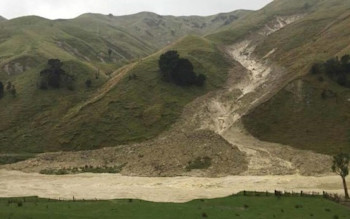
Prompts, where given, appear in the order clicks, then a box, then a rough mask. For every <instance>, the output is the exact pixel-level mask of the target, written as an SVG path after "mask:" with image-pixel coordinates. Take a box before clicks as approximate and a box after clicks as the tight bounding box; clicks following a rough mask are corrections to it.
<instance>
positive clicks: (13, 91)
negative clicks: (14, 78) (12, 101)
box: [10, 85, 17, 97]
mask: <svg viewBox="0 0 350 219" xmlns="http://www.w3.org/2000/svg"><path fill="white" fill-rule="evenodd" d="M10 93H11V94H12V96H13V97H16V96H17V90H16V87H15V85H12V88H11V90H10Z"/></svg>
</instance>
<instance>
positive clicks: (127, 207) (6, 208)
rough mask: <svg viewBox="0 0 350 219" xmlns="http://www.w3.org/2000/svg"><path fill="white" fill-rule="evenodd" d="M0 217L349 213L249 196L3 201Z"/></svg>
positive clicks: (316, 202) (331, 217)
mask: <svg viewBox="0 0 350 219" xmlns="http://www.w3.org/2000/svg"><path fill="white" fill-rule="evenodd" d="M0 217H1V218H4V219H7V218H12V219H15V218H21V219H23V218H35V219H40V218H52V219H55V218H71V219H75V218H106V219H107V218H125V219H137V218H140V219H141V218H152V219H157V218H159V219H160V218H161V219H173V218H174V219H175V218H176V219H177V218H183V219H187V218H188V219H194V218H216V219H224V218H230V219H231V218H246V219H249V218H251V219H260V218H261V219H268V218H278V219H296V218H317V219H341V218H344V219H346V218H349V217H350V210H349V209H348V208H346V207H344V206H341V205H338V204H336V203H333V202H331V201H327V200H325V199H322V198H318V197H316V198H311V197H310V198H308V197H284V198H276V197H274V196H272V195H271V196H270V197H246V196H241V195H236V196H231V197H227V198H220V199H212V200H194V201H191V202H188V203H183V204H172V203H153V202H146V201H139V200H131V199H130V200H113V201H74V202H73V201H60V202H59V201H53V200H51V201H50V200H46V199H36V198H26V199H25V201H23V199H0Z"/></svg>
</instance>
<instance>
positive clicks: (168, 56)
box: [159, 50, 180, 82]
mask: <svg viewBox="0 0 350 219" xmlns="http://www.w3.org/2000/svg"><path fill="white" fill-rule="evenodd" d="M179 59H180V56H179V54H178V53H177V51H174V50H171V51H168V52H166V53H164V54H162V55H161V56H160V58H159V69H160V71H161V73H162V76H163V80H165V81H168V82H170V81H171V79H172V78H171V75H172V72H173V71H174V70H175V69H176V66H177V64H178V61H179Z"/></svg>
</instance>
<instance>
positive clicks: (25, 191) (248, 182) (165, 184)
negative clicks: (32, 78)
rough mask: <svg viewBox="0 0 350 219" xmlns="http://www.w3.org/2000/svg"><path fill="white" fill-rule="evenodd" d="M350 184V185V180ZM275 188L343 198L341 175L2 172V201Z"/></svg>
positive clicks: (168, 197)
mask: <svg viewBox="0 0 350 219" xmlns="http://www.w3.org/2000/svg"><path fill="white" fill-rule="evenodd" d="M349 183H350V181H349ZM243 190H248V191H261V192H265V191H269V192H273V191H274V190H281V191H289V192H292V191H294V192H300V191H304V192H319V193H322V191H327V192H329V193H338V194H340V195H342V194H343V189H342V183H341V179H340V177H339V176H331V175H327V176H319V177H311V176H300V175H285V176H228V177H222V178H199V177H132V176H122V175H120V174H77V175H64V176H62V175H59V176H58V175H55V176H48V175H40V174H37V173H23V172H18V171H7V170H0V194H1V196H2V197H23V196H39V197H42V198H53V199H67V200H72V199H73V197H74V198H76V199H91V200H94V199H103V200H106V199H124V198H125V199H129V198H131V199H141V200H147V201H154V202H179V203H181V202H187V201H190V200H193V199H201V198H217V197H225V196H228V195H231V194H234V193H238V192H241V191H243Z"/></svg>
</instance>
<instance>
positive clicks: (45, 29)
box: [0, 11, 248, 154]
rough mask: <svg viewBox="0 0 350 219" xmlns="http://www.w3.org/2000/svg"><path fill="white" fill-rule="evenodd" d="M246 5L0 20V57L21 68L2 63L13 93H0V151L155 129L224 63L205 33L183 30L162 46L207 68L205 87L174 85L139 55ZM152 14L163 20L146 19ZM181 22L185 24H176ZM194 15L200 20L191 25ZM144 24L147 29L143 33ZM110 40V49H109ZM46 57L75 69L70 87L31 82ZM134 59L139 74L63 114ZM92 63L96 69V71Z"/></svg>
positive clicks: (212, 82) (51, 147)
mask: <svg viewBox="0 0 350 219" xmlns="http://www.w3.org/2000/svg"><path fill="white" fill-rule="evenodd" d="M246 13H248V12H247V11H239V12H237V13H236V12H233V13H227V14H222V15H220V19H216V18H217V16H209V17H190V18H185V17H182V18H176V17H172V16H164V17H161V16H158V15H155V14H152V13H140V14H138V15H134V16H123V17H118V18H116V17H109V16H104V15H94V14H86V15H83V16H80V17H78V18H76V19H72V20H56V21H51V20H47V19H44V18H40V17H35V16H28V17H24V18H17V19H13V20H8V21H4V22H2V23H1V26H0V28H1V32H0V60H1V63H3V64H7V63H9V66H12V67H13V66H15V64H16V63H20V64H21V65H22V66H24V68H25V71H24V73H19V72H14V71H13V72H11V74H8V73H7V72H5V68H3V65H2V66H0V69H1V70H0V80H1V81H2V82H4V84H6V82H7V81H11V82H12V84H14V85H15V86H16V89H17V97H16V98H12V97H11V96H10V95H8V94H7V95H6V96H5V97H4V98H3V99H1V100H0V102H1V104H0V120H1V121H4V122H2V123H1V124H0V140H1V145H0V153H4V154H6V153H23V152H27V153H39V152H47V151H60V150H87V149H95V148H100V147H105V146H115V145H118V144H122V143H127V142H130V141H141V140H145V139H149V138H152V137H155V136H157V135H158V134H159V133H160V132H162V131H164V130H165V129H167V128H168V127H169V126H170V125H171V124H173V123H174V122H175V121H176V119H177V118H178V116H179V115H180V114H181V112H182V109H183V107H184V106H185V105H186V104H187V103H189V102H190V101H191V100H193V99H194V98H196V97H198V96H200V95H203V94H205V93H206V92H208V91H211V90H214V89H216V88H218V87H220V86H221V85H222V84H223V83H224V81H225V80H226V74H227V66H228V64H227V63H226V61H225V59H224V57H223V56H222V55H221V52H220V51H219V50H218V49H217V48H216V46H215V45H214V44H213V43H211V42H209V41H207V40H205V39H203V38H200V37H187V38H185V39H183V40H181V41H180V42H179V43H176V44H171V45H173V46H174V47H172V46H169V47H167V48H168V49H170V48H174V49H178V50H179V52H180V54H181V55H182V56H184V57H187V58H189V59H190V60H191V61H192V62H193V63H194V65H195V70H196V71H197V73H203V74H205V75H207V76H208V83H207V85H206V86H205V87H204V88H193V87H190V88H180V87H177V86H174V85H171V84H167V83H164V82H162V81H161V80H160V77H159V74H158V66H157V62H158V56H159V55H160V53H156V54H155V55H153V56H150V57H148V58H144V59H143V60H142V61H141V58H142V57H145V56H147V55H150V54H151V53H153V52H154V51H156V50H158V49H160V48H162V47H163V46H164V45H169V44H170V43H171V42H173V41H174V40H175V39H179V38H180V37H183V36H185V35H186V34H188V33H194V34H197V35H200V34H204V32H208V31H213V30H214V29H217V28H219V27H221V26H222V24H223V23H225V22H226V19H228V17H229V16H231V15H236V16H238V17H240V16H243V15H244V14H246ZM157 22H161V23H162V25H160V23H159V25H160V26H157V25H158V24H157V25H156V26H157V27H154V26H152V25H153V24H154V23H157ZM183 22H185V23H186V24H185V25H184V26H182V28H180V26H181V25H180V24H181V23H183ZM194 23H199V24H201V25H202V23H205V25H202V26H203V28H202V29H201V28H199V29H198V30H194V29H193V28H194V27H192V26H193V24H194ZM150 25H151V26H150ZM204 26H205V28H204ZM146 30H147V31H148V32H149V33H147V34H148V35H149V34H151V35H153V36H152V37H150V36H146V35H147V34H146V32H145V31H146ZM174 31H175V32H176V34H175V35H174V36H173V35H172V34H171V33H173V32H174ZM144 34H146V35H144ZM155 36H156V37H155ZM158 36H161V37H158ZM160 38H161V39H160ZM109 48H111V49H112V50H113V54H112V56H111V57H108V54H107V53H108V49H109ZM163 51H165V50H163ZM49 58H59V59H61V60H62V61H63V62H64V64H65V65H64V68H65V70H66V71H67V72H69V73H71V74H74V75H75V77H76V78H77V81H76V89H75V90H74V91H68V90H64V89H60V90H54V89H51V90H48V91H41V90H38V89H37V87H36V82H37V79H38V75H39V72H40V71H41V70H42V69H44V68H45V65H46V62H47V59H49ZM134 61H135V62H139V63H138V64H137V66H136V67H135V68H134V69H133V70H132V72H130V75H136V76H137V79H135V78H131V79H132V80H129V77H128V76H127V77H126V78H125V79H123V80H122V82H120V84H118V86H117V87H116V88H114V89H113V90H112V91H110V92H109V93H108V94H107V95H106V96H105V97H104V98H102V99H101V100H100V101H98V102H96V103H95V104H91V105H89V107H86V108H84V110H82V111H81V112H80V113H79V114H78V115H77V116H76V117H74V118H72V119H71V120H68V121H67V120H64V119H63V118H65V116H66V114H67V113H69V112H70V110H71V109H74V107H75V106H77V105H79V104H81V103H84V102H86V101H87V100H88V99H89V98H90V97H92V96H94V95H95V94H96V93H98V89H99V88H100V87H101V85H102V84H103V83H105V82H106V80H108V77H109V74H110V73H111V72H113V71H115V70H116V69H117V68H119V67H121V66H123V65H125V64H128V63H129V62H134ZM217 66H219V67H217ZM98 69H99V70H100V77H99V78H98V79H95V76H96V73H97V72H98ZM87 79H91V80H92V87H91V88H89V89H87V88H86V87H85V81H86V80H87ZM28 118H31V119H28Z"/></svg>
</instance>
